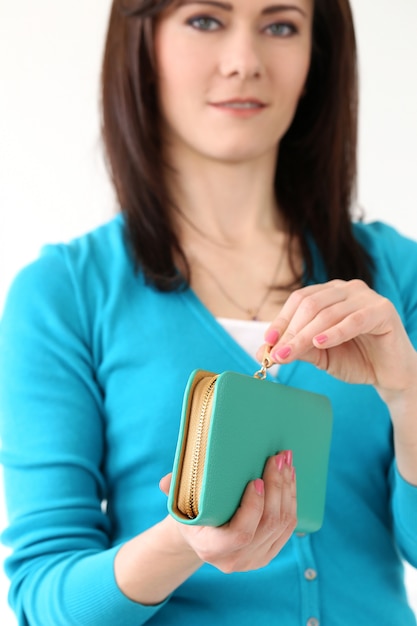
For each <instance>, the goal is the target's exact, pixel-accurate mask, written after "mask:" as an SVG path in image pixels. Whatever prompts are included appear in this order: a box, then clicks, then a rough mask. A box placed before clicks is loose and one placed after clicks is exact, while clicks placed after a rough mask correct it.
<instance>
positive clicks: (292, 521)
mask: <svg viewBox="0 0 417 626" xmlns="http://www.w3.org/2000/svg"><path fill="white" fill-rule="evenodd" d="M289 496H290V498H289V502H288V524H287V526H286V528H285V529H284V530H283V531H282V533H281V534H280V535H279V537H278V538H277V539H276V540H275V541H274V543H273V544H272V545H271V547H270V550H269V553H268V559H269V560H271V559H273V558H274V557H275V556H276V555H277V554H278V552H279V551H280V550H281V549H282V547H283V546H284V545H285V544H286V543H287V541H288V540H289V539H290V537H291V535H292V534H293V532H294V531H295V529H296V527H297V478H296V471H295V468H294V467H292V468H291V487H290V489H289Z"/></svg>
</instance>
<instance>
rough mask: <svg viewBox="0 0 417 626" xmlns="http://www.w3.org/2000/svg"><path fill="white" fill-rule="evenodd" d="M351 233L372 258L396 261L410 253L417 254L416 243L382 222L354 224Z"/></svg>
mask: <svg viewBox="0 0 417 626" xmlns="http://www.w3.org/2000/svg"><path fill="white" fill-rule="evenodd" d="M353 232H354V235H355V237H356V238H357V240H358V241H359V242H360V243H361V244H362V245H363V246H364V247H365V249H366V250H367V251H368V252H369V254H370V255H371V257H373V258H376V259H377V258H381V257H385V258H388V257H391V258H392V259H393V260H396V259H399V258H401V257H404V256H405V255H407V254H410V253H411V254H414V255H415V254H417V241H415V240H413V239H412V238H410V237H407V236H406V235H404V234H402V233H400V232H399V230H397V229H395V228H394V227H393V226H390V225H389V224H386V223H384V222H370V223H364V222H355V223H354V224H353Z"/></svg>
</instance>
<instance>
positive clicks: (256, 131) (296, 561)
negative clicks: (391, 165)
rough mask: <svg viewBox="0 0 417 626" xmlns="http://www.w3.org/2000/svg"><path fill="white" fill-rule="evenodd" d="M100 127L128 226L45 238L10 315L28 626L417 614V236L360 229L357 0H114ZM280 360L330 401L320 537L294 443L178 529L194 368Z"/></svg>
mask: <svg viewBox="0 0 417 626" xmlns="http://www.w3.org/2000/svg"><path fill="white" fill-rule="evenodd" d="M103 136H104V141H105V146H106V150H107V156H108V161H109V166H110V171H111V174H112V178H113V181H114V185H115V189H116V191H117V194H118V198H119V201H120V206H121V212H122V215H121V216H119V217H117V218H116V219H115V220H113V221H112V222H110V223H109V224H106V225H104V226H103V227H102V228H100V229H97V230H96V231H94V232H92V233H89V234H88V235H86V236H85V237H82V238H80V239H78V240H76V241H73V242H71V243H70V244H68V245H62V246H51V247H48V248H47V249H46V250H45V251H44V253H43V255H42V256H41V258H40V259H39V260H38V261H37V262H35V263H34V264H32V265H31V266H29V267H27V268H26V269H25V270H23V272H21V273H20V274H19V276H18V277H17V278H16V280H15V282H14V284H13V286H12V288H11V290H10V294H9V297H8V301H7V304H6V308H5V313H4V317H3V320H2V325H1V375H0V378H1V385H2V389H1V394H0V395H1V437H2V442H3V443H2V463H3V465H4V475H5V486H6V493H7V500H8V509H9V515H10V526H9V528H8V529H7V530H6V531H5V532H4V534H3V541H4V543H5V544H7V545H9V546H11V548H12V555H11V556H10V558H9V559H8V561H7V564H6V567H7V572H8V575H9V576H10V578H11V592H10V601H11V604H12V606H13V607H14V610H15V611H16V614H17V616H18V621H19V624H30V625H38V624H42V625H45V624H48V625H49V624H51V625H54V626H55V625H57V626H58V625H61V624H62V625H67V624H68V625H70V624H71V625H72V624H82V625H83V626H86V625H89V624H91V625H93V624H94V625H95V624H100V625H103V626H105V625H107V624H108V625H112V626H114V625H115V624H123V625H124V626H126V625H127V626H128V625H130V624H135V625H137V624H144V623H149V624H164V625H165V624H178V623H186V622H187V621H190V620H196V619H198V621H199V623H200V624H207V625H212V624H213V623H216V622H218V623H221V624H225V625H228V624H252V623H259V624H278V623H279V624H283V625H285V626H296V625H301V624H303V625H304V624H308V625H309V626H314V625H315V626H317V625H318V624H331V625H332V626H338V625H343V626H348V625H349V626H351V625H352V624H355V625H358V626H361V625H363V626H365V625H366V626H369V624H376V623H378V624H379V625H381V624H383V625H386V626H388V625H390V626H391V625H392V624H401V625H402V626H409V625H411V624H415V623H416V621H415V618H414V616H413V614H412V611H411V609H410V608H409V607H408V605H407V602H406V594H405V589H404V584H403V569H402V563H401V556H400V555H402V556H404V557H405V558H407V559H408V560H409V562H410V563H412V564H414V565H415V566H416V565H417V525H416V523H415V522H416V519H417V454H416V452H417V415H416V410H415V406H417V385H416V384H415V381H416V377H417V354H416V351H415V346H416V345H417V295H416V294H415V289H414V279H413V267H415V263H417V245H416V244H415V243H413V242H411V241H409V240H406V239H404V238H402V237H401V236H400V235H398V234H397V233H395V232H394V231H393V230H392V229H390V228H389V227H387V226H384V225H381V224H374V225H368V226H366V225H364V224H361V223H352V220H351V216H350V207H351V203H352V196H353V189H354V182H355V165H356V163H355V154H356V74H355V40H354V33H353V26H352V19H351V13H350V9H349V5H348V2H347V0H316V2H315V3H313V1H312V0H291V2H290V3H285V4H282V3H280V2H278V3H274V4H271V3H269V2H267V1H266V0H232V1H231V2H222V1H221V2H217V1H216V2H214V1H208V0H200V1H192V2H189V1H186V2H170V1H162V2H155V1H151V0H148V1H146V0H142V1H140V0H135V1H133V0H132V1H129V2H128V1H126V0H125V1H121V0H114V2H113V6H112V12H111V17H110V23H109V30H108V36H107V42H106V50H105V56H104V64H103ZM398 267H400V268H401V272H400V274H399V275H397V272H396V268H398ZM261 344H266V345H267V346H268V348H269V349H270V351H271V355H272V357H273V359H274V361H275V362H276V363H277V365H278V374H277V372H276V371H275V372H274V373H271V374H269V377H270V378H271V379H274V378H275V379H277V377H278V378H279V380H280V381H281V382H283V383H288V384H291V385H292V386H295V387H302V388H305V389H310V390H314V391H317V392H319V393H324V394H325V395H327V396H328V397H329V398H330V399H331V401H332V405H333V410H334V415H335V418H334V419H335V423H334V435H333V441H332V451H331V458H330V468H329V482H328V495H327V506H326V514H325V521H324V524H323V527H322V529H321V530H320V531H318V532H317V533H314V534H312V535H302V536H300V535H297V534H296V533H294V529H295V527H296V471H295V470H296V468H295V470H294V468H292V458H291V451H285V452H283V453H281V454H279V455H277V456H276V457H272V458H270V459H268V461H267V463H266V466H265V470H264V473H263V475H262V476H260V477H259V478H258V479H257V480H255V481H252V482H251V483H249V484H248V486H247V488H246V490H245V492H244V494H243V495H242V501H241V505H240V507H239V509H238V511H237V512H236V514H235V516H234V517H233V518H232V520H231V521H230V523H228V524H226V525H225V526H222V527H220V528H207V527H200V528H199V527H189V526H186V525H184V524H181V523H178V522H176V521H175V520H174V519H173V518H172V517H170V516H169V515H167V514H166V493H167V491H168V488H169V482H170V470H171V468H172V462H173V456H174V450H175V445H176V436H177V430H178V419H179V411H180V406H181V399H182V394H183V391H184V386H185V383H186V380H187V378H188V375H189V373H190V372H191V371H192V370H193V369H195V368H197V367H200V368H204V369H207V370H211V371H223V370H235V371H241V372H244V373H248V374H252V373H253V371H254V370H255V369H257V362H256V360H255V356H256V355H257V358H258V359H260V358H261V354H262V351H263V346H262V345H261ZM255 417H256V416H255ZM162 476H164V478H162V480H161V482H160V489H159V488H158V483H159V480H160V479H161V477H162ZM226 574H229V575H228V576H227V575H226Z"/></svg>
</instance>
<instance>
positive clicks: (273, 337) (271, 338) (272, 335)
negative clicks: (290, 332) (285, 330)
mask: <svg viewBox="0 0 417 626" xmlns="http://www.w3.org/2000/svg"><path fill="white" fill-rule="evenodd" d="M278 339H279V332H278V331H277V330H275V328H270V329H269V330H268V331H267V332H266V333H265V341H266V342H267V343H269V345H271V346H273V345H275V344H276V342H277V341H278Z"/></svg>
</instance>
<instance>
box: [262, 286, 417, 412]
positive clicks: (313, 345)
mask: <svg viewBox="0 0 417 626" xmlns="http://www.w3.org/2000/svg"><path fill="white" fill-rule="evenodd" d="M265 339H266V342H267V344H269V345H270V346H271V357H272V358H273V360H274V361H275V362H277V363H288V362H291V361H294V360H295V359H301V360H303V361H308V362H310V363H313V364H314V365H316V366H317V367H319V368H320V369H323V370H326V371H327V372H329V374H332V375H333V376H335V377H336V378H339V379H341V380H343V381H345V382H348V383H362V384H370V385H374V386H375V387H376V388H377V389H378V391H379V392H380V394H381V396H382V397H383V399H385V401H388V399H390V398H391V397H393V396H395V395H398V393H402V392H403V391H406V390H407V389H411V388H413V387H414V386H415V384H416V380H417V353H416V351H415V350H414V347H413V346H412V344H411V342H410V340H409V338H408V336H407V333H406V331H405V329H404V327H403V325H402V322H401V319H400V317H399V315H398V313H397V311H396V309H395V307H394V306H393V304H392V303H391V302H390V301H389V300H387V299H386V298H384V297H382V296H380V295H379V294H377V293H376V292H375V291H373V290H372V289H370V288H369V287H368V286H367V285H366V284H365V283H364V282H362V281H360V280H351V281H342V280H333V281H331V282H328V283H324V284H321V285H312V286H309V287H304V288H302V289H299V290H297V291H295V292H294V293H292V294H291V296H290V297H289V298H288V300H287V301H286V303H285V304H284V306H283V308H282V310H281V312H280V314H279V316H278V317H276V318H275V319H274V320H273V322H272V324H271V326H270V328H269V330H268V331H267V332H266V333H265ZM262 354H263V349H262V348H261V349H260V350H259V351H258V355H257V356H258V358H259V360H260V361H261V360H262Z"/></svg>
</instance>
